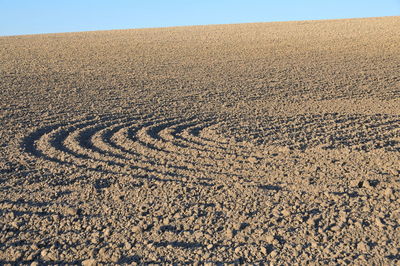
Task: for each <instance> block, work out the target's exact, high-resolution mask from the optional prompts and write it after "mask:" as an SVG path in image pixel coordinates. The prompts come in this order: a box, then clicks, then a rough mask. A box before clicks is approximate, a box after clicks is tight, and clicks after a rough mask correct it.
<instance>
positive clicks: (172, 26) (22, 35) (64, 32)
mask: <svg viewBox="0 0 400 266" xmlns="http://www.w3.org/2000/svg"><path fill="white" fill-rule="evenodd" d="M399 16H400V15H388V16H377V17H375V16H374V17H339V18H327V19H300V20H296V19H295V20H271V21H253V22H232V23H211V24H187V25H186V24H185V25H169V26H159V27H157V26H155V27H137V28H135V27H133V28H112V29H98V30H81V31H60V32H42V33H27V34H15V35H0V38H3V37H24V36H26V37H27V36H37V35H54V34H74V33H86V32H87V33H90V32H105V31H127V30H156V29H168V28H183V27H207V26H218V25H221V26H222V25H240V24H258V23H285V22H305V21H310V22H311V21H332V20H357V19H374V18H375V19H379V18H390V17H399Z"/></svg>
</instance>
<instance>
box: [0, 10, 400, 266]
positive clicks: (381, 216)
mask: <svg viewBox="0 0 400 266" xmlns="http://www.w3.org/2000/svg"><path fill="white" fill-rule="evenodd" d="M399 29H400V17H385V18H369V19H350V20H327V21H303V22H281V23H257V24H237V25H213V26H194V27H176V28H160V29H138V30H114V31H99V32H82V33H64V34H46V35H30V36H14V37H0V90H1V94H0V125H1V126H0V264H3V263H12V264H13V263H15V262H18V263H26V264H30V263H32V262H36V263H38V264H42V263H47V264H54V263H59V264H63V263H78V264H79V263H83V264H84V265H94V264H96V263H99V264H112V263H117V264H119V263H122V264H124V263H126V264H135V263H138V264H147V263H163V264H164V263H195V262H201V263H210V265H212V264H213V263H261V262H264V263H273V264H289V265H290V264H292V265H293V264H311V263H315V264H345V263H350V264H357V265H371V264H385V265H395V264H396V263H399V261H400V228H399V226H400V175H399V174H400V45H399V44H400V34H399ZM34 264H35V263H34Z"/></svg>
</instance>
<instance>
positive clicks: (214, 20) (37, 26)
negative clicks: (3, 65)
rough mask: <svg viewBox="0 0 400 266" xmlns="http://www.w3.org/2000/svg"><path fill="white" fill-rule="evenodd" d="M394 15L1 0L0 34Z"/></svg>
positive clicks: (364, 0) (123, 0) (329, 3)
mask: <svg viewBox="0 0 400 266" xmlns="http://www.w3.org/2000/svg"><path fill="white" fill-rule="evenodd" d="M396 15H400V0H264V1H262V0H241V1H238V0H131V1H128V0H107V1H106V0H0V35H19V34H33V33H53V32H71V31H89V30H107V29H129V28H147V27H166V26H182V25H203V24H226V23H244V22H269V21H288V20H309V19H333V18H356V17H378V16H396ZM399 30H400V29H399Z"/></svg>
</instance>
